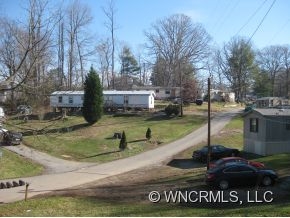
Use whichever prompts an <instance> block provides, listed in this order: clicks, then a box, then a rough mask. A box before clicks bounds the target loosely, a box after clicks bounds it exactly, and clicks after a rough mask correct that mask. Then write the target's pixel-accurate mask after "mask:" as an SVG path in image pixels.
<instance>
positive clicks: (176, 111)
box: [165, 104, 180, 117]
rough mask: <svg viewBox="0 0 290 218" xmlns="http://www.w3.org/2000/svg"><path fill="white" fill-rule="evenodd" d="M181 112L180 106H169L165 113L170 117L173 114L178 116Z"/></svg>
mask: <svg viewBox="0 0 290 218" xmlns="http://www.w3.org/2000/svg"><path fill="white" fill-rule="evenodd" d="M179 112H180V107H179V105H172V104H169V105H168V106H167V107H166V108H165V113H166V115H167V116H168V117H170V116H171V115H172V114H174V115H175V116H177V115H178V114H179Z"/></svg>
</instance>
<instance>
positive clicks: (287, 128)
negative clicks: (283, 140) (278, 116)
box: [286, 119, 290, 130]
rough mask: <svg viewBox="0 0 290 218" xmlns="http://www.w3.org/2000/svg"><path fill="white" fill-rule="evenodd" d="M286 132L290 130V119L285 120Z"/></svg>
mask: <svg viewBox="0 0 290 218" xmlns="http://www.w3.org/2000/svg"><path fill="white" fill-rule="evenodd" d="M286 130H290V119H287V120H286Z"/></svg>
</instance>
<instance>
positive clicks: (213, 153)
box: [192, 145, 240, 162]
mask: <svg viewBox="0 0 290 218" xmlns="http://www.w3.org/2000/svg"><path fill="white" fill-rule="evenodd" d="M207 153H208V146H204V147H203V148H202V149H200V150H196V151H194V152H193V154H192V158H193V159H195V160H199V161H202V162H206V161H207ZM239 154H240V152H239V150H238V149H235V148H227V147H225V146H223V145H211V146H210V159H211V160H217V159H220V158H223V157H236V156H238V155H239Z"/></svg>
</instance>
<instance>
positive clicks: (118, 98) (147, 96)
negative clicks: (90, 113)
mask: <svg viewBox="0 0 290 218" xmlns="http://www.w3.org/2000/svg"><path fill="white" fill-rule="evenodd" d="M103 95H104V106H105V107H112V106H113V107H117V108H135V109H138V108H140V109H153V108H154V98H155V93H154V92H153V91H116V90H112V91H104V92H103Z"/></svg>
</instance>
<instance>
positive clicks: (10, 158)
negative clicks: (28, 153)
mask: <svg viewBox="0 0 290 218" xmlns="http://www.w3.org/2000/svg"><path fill="white" fill-rule="evenodd" d="M0 149H1V151H2V152H3V153H2V158H0V179H13V178H19V177H24V176H25V177H28V176H34V175H38V174H40V173H41V172H42V170H43V167H42V166H41V165H39V164H37V163H34V162H32V161H30V160H28V159H25V158H23V157H21V156H19V155H17V154H15V153H13V152H10V151H8V150H4V149H2V148H0Z"/></svg>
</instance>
